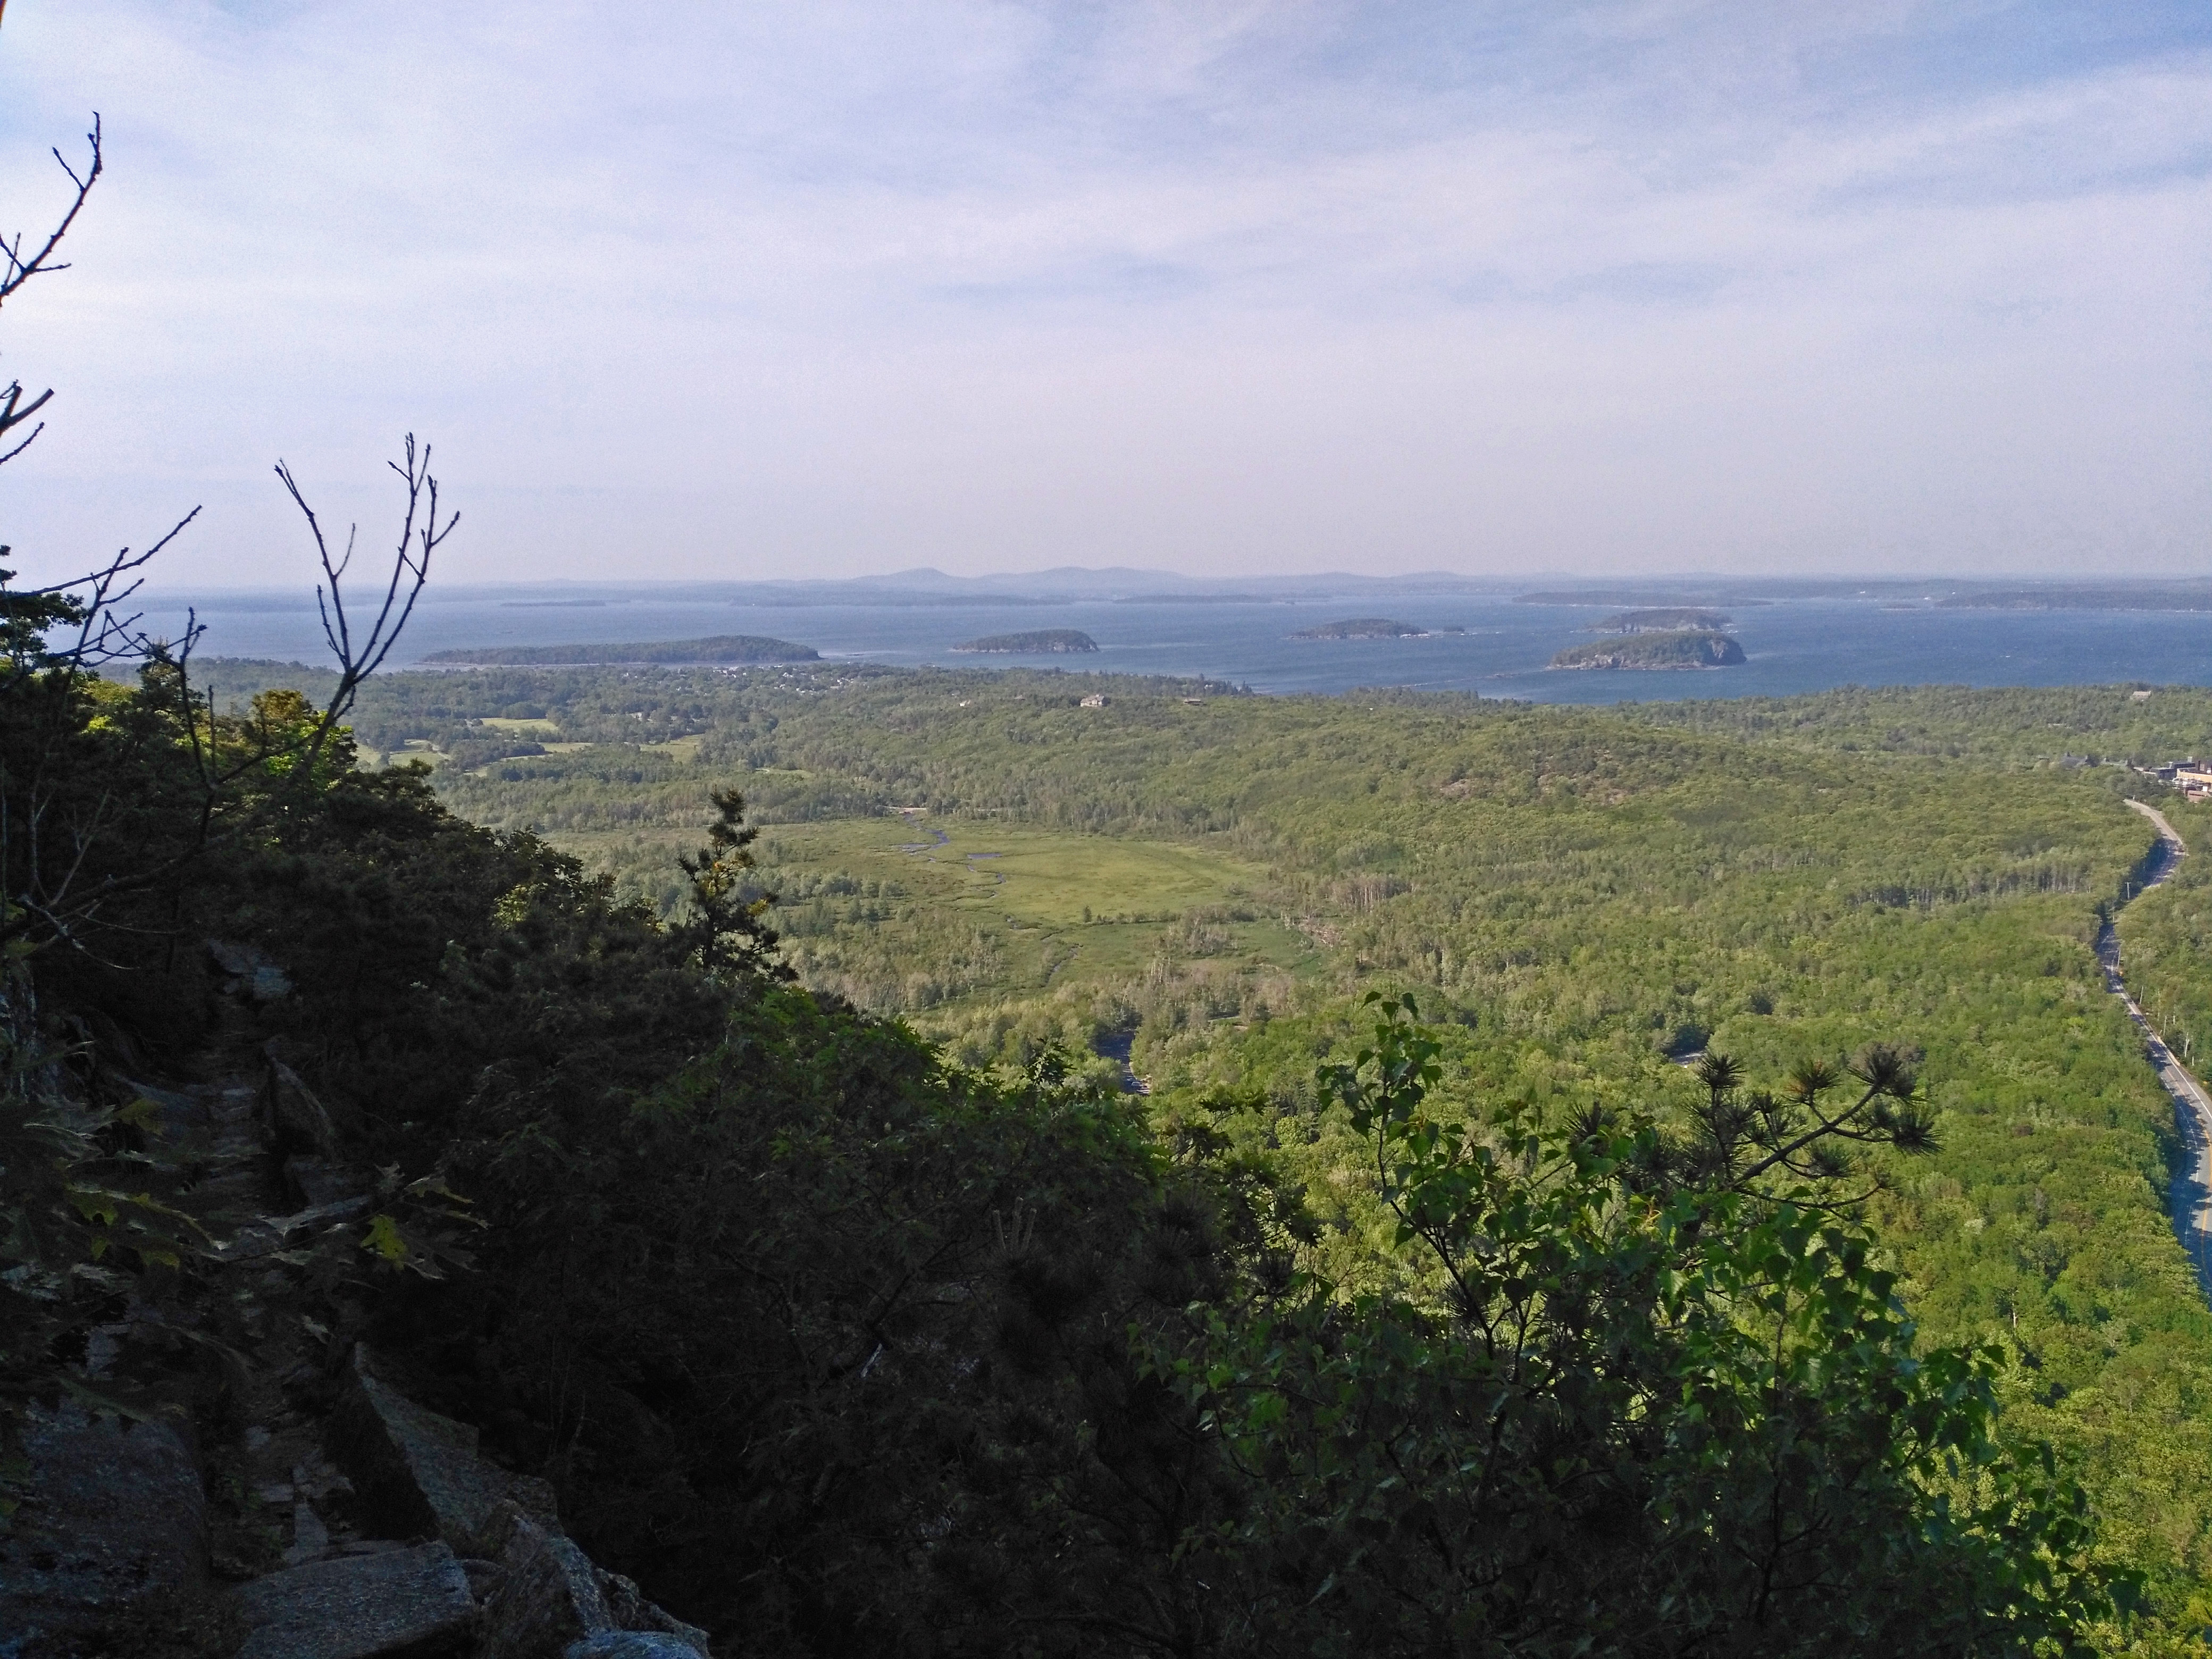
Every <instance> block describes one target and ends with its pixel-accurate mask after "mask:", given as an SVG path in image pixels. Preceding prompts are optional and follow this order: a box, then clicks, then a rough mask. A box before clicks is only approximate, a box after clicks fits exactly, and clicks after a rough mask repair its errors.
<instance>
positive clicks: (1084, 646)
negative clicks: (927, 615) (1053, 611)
mask: <svg viewBox="0 0 2212 1659" xmlns="http://www.w3.org/2000/svg"><path fill="white" fill-rule="evenodd" d="M952 648H953V649H954V650H955V651H979V652H989V653H994V654H1004V655H1007V656H1022V657H1035V656H1042V655H1045V654H1047V653H1051V652H1056V651H1064V652H1075V651H1096V650H1097V648H1098V641H1096V640H1094V639H1092V638H1091V635H1088V634H1086V633H1085V632H1084V631H1083V630H1082V629H1079V628H1033V629H1030V631H1029V632H1028V633H1026V634H986V635H984V636H983V637H982V638H981V639H980V640H970V641H968V643H967V644H965V645H956V646H954V647H952Z"/></svg>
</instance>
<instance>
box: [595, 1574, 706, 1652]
mask: <svg viewBox="0 0 2212 1659" xmlns="http://www.w3.org/2000/svg"><path fill="white" fill-rule="evenodd" d="M599 1594H600V1595H602V1596H604V1597H605V1600H606V1604H607V1612H608V1613H609V1615H610V1616H611V1617H612V1619H613V1620H614V1625H615V1629H616V1630H617V1631H618V1632H622V1633H623V1634H625V1635H631V1634H641V1635H650V1636H654V1637H665V1638H668V1640H670V1641H671V1642H673V1643H675V1644H676V1646H675V1647H672V1648H670V1649H667V1650H666V1651H667V1652H669V1653H671V1654H676V1653H678V1652H679V1651H680V1652H685V1653H689V1654H690V1655H692V1656H694V1659H709V1655H708V1648H707V1632H705V1631H703V1630H701V1629H700V1628H699V1627H698V1626H696V1625H687V1624H685V1623H684V1621H683V1620H681V1619H678V1617H677V1616H676V1615H675V1614H674V1613H670V1612H669V1611H668V1610H667V1609H666V1608H665V1607H661V1606H660V1605H659V1603H658V1602H655V1601H647V1600H646V1599H645V1592H644V1591H642V1590H641V1589H638V1587H637V1583H636V1581H635V1579H630V1578H625V1577H623V1575H622V1574H620V1573H618V1572H609V1571H606V1570H605V1569H604V1568H601V1569H599ZM639 1651H640V1653H643V1652H644V1650H642V1649H640V1650H639ZM654 1651H655V1652H659V1651H661V1650H659V1649H656V1650H654Z"/></svg>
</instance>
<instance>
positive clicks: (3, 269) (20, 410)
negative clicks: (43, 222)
mask: <svg viewBox="0 0 2212 1659" xmlns="http://www.w3.org/2000/svg"><path fill="white" fill-rule="evenodd" d="M4 8H5V0H0V9H4ZM85 137H86V138H87V140H88V141H89V142H90V143H91V145H92V164H91V165H90V166H89V167H87V168H86V169H85V170H84V171H83V172H82V173H78V172H77V170H76V168H75V167H71V166H70V164H69V161H68V159H67V158H66V157H64V155H62V153H61V151H60V150H58V149H57V150H56V151H54V160H56V161H59V162H60V163H61V165H62V171H63V172H64V173H67V174H69V177H70V183H71V184H73V185H76V199H75V200H74V201H72V202H71V203H70V205H69V211H68V212H66V213H64V215H62V218H61V222H60V223H59V224H58V225H56V226H55V227H54V228H53V230H52V233H51V234H49V235H48V236H47V237H46V241H45V243H44V244H43V245H41V246H40V247H39V249H38V250H37V251H36V252H33V254H32V255H31V257H30V258H24V257H23V235H22V233H21V231H18V232H16V234H15V240H12V241H11V240H9V239H8V238H7V237H5V236H0V305H4V304H6V303H7V300H8V296H9V295H11V294H13V293H14V292H15V290H16V289H19V288H21V287H22V286H23V284H24V283H27V282H29V281H30V280H31V278H32V277H33V276H48V275H51V274H52V272H54V271H57V270H68V269H69V267H68V266H67V265H66V264H58V263H57V262H56V261H55V259H54V250H55V249H57V248H58V247H59V246H61V243H62V238H63V237H64V236H66V235H68V234H69V232H70V226H71V225H73V224H75V223H76V216H77V215H78V214H79V213H80V212H82V210H83V208H84V201H85V197H88V196H89V195H91V194H92V187H93V185H95V184H97V183H98V182H99V180H100V170H101V169H102V167H105V166H106V158H105V157H104V156H103V155H101V153H100V117H99V115H98V114H96V113H95V114H94V116H93V118H92V131H90V132H88V133H87V134H86V135H85ZM53 395H54V393H53V388H52V386H49V387H47V388H46V390H45V391H44V392H40V394H39V395H38V396H37V397H35V398H31V399H30V400H29V401H28V402H25V401H24V392H23V385H22V382H21V381H20V380H11V381H9V383H8V386H6V388H5V389H4V390H0V439H4V438H5V437H6V436H7V435H8V434H9V433H10V432H12V431H14V430H15V428H17V427H19V426H21V425H22V423H23V422H26V421H27V420H29V419H30V418H31V417H32V416H33V415H36V414H37V413H38V412H39V411H40V410H41V409H44V408H45V407H46V403H47V401H48V399H50V398H52V396H53ZM45 430H46V422H44V421H41V422H39V424H38V425H36V426H34V427H33V428H31V430H30V432H29V434H28V435H27V436H25V437H24V438H22V439H21V441H18V442H16V443H15V444H14V445H13V446H11V447H9V448H8V449H7V450H6V451H4V452H0V465H6V464H7V463H8V462H9V461H12V460H14V459H15V457H17V456H18V455H20V454H21V453H23V452H24V451H25V450H26V449H28V448H29V447H31V444H32V441H33V440H34V439H36V438H37V437H38V435H39V434H40V433H41V432H43V431H45Z"/></svg>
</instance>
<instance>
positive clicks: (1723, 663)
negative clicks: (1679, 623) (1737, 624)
mask: <svg viewBox="0 0 2212 1659" xmlns="http://www.w3.org/2000/svg"><path fill="white" fill-rule="evenodd" d="M1743 660H1744V655H1743V647H1742V646H1741V645H1740V644H1738V643H1737V642H1736V641H1735V638H1734V637H1733V636H1732V635H1727V634H1723V633H1720V632H1718V631H1717V630H1714V629H1702V628H1695V629H1672V630H1669V631H1667V632H1663V633H1655V634H1631V635H1628V636H1627V637H1626V638H1624V639H1622V640H1620V641H1617V642H1607V643H1601V642H1599V641H1591V642H1590V643H1589V644H1588V645H1571V646H1569V647H1567V648H1566V649H1565V650H1564V651H1561V652H1559V653H1558V654H1556V655H1555V656H1553V659H1552V660H1551V661H1550V662H1548V663H1547V664H1546V665H1545V666H1546V667H1547V668H1630V669H1675V668H1724V667H1727V666H1729V665H1731V664H1734V663H1740V662H1741V661H1743Z"/></svg>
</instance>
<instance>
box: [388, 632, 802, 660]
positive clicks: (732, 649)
mask: <svg viewBox="0 0 2212 1659" xmlns="http://www.w3.org/2000/svg"><path fill="white" fill-rule="evenodd" d="M422 660H423V661H424V662H425V663H428V664H433V665H439V666H447V665H471V666H483V667H509V666H520V665H526V664H535V665H562V666H568V667H581V666H586V665H591V666H611V665H621V664H624V663H687V664H714V665H723V664H738V663H757V662H819V661H821V660H822V653H820V652H818V651H817V650H816V649H815V648H814V647H812V646H811V645H793V643H792V642H791V641H789V640H772V639H769V638H766V637H765V636H763V635H757V634H718V635H715V636H714V638H712V639H706V640H633V641H629V643H627V644H621V645H501V646H484V647H476V648H474V649H471V650H465V651H438V652H434V653H431V654H430V655H429V656H427V657H425V658H423V659H422Z"/></svg>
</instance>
